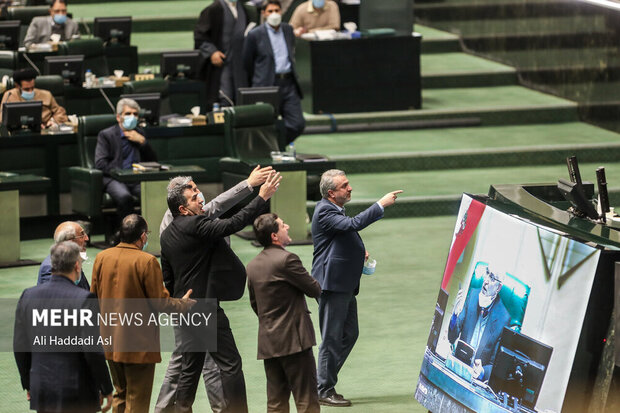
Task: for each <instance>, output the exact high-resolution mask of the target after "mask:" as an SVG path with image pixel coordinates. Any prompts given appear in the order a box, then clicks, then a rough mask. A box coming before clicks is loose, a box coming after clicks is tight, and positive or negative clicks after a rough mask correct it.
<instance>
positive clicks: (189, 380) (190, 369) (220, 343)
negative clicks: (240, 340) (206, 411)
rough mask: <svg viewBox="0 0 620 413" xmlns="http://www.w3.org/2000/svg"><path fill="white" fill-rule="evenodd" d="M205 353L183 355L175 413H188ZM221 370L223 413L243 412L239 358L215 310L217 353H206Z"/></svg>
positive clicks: (220, 312)
mask: <svg viewBox="0 0 620 413" xmlns="http://www.w3.org/2000/svg"><path fill="white" fill-rule="evenodd" d="M205 354H206V353H193V352H184V353H183V354H182V359H181V374H180V376H179V384H178V386H177V396H176V410H175V411H176V412H177V413H180V412H183V413H185V412H191V411H192V404H193V403H194V398H195V397H196V389H197V388H198V381H199V380H200V374H201V373H202V366H203V364H204V360H205ZM209 354H211V357H213V360H214V361H215V363H216V364H217V365H218V367H219V368H220V375H221V379H222V390H223V393H224V399H225V403H226V406H225V408H224V410H223V412H230V413H246V412H247V411H248V401H247V396H246V392H245V379H244V378H243V370H242V368H241V355H240V354H239V350H237V345H236V344H235V338H234V337H233V334H232V330H231V329H230V323H229V321H228V317H226V314H225V313H224V310H223V309H222V308H221V307H220V306H218V307H217V351H215V352H209Z"/></svg>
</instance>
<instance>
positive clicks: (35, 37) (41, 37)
mask: <svg viewBox="0 0 620 413" xmlns="http://www.w3.org/2000/svg"><path fill="white" fill-rule="evenodd" d="M52 34H58V35H60V41H67V40H71V39H77V38H79V37H80V31H79V29H78V24H77V23H76V22H74V21H73V20H71V19H70V18H68V17H67V3H66V1H65V0H55V1H53V2H52V4H50V15H49V16H37V17H35V18H34V19H32V22H30V26H28V32H26V37H25V38H24V46H26V47H30V46H31V45H33V44H35V43H45V42H49V41H50V38H51V36H52Z"/></svg>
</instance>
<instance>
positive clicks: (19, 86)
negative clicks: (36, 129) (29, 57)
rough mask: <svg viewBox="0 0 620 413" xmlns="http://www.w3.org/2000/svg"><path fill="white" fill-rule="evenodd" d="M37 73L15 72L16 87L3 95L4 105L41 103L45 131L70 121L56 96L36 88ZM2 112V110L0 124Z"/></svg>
mask: <svg viewBox="0 0 620 413" xmlns="http://www.w3.org/2000/svg"><path fill="white" fill-rule="evenodd" d="M36 77H37V72H36V71H35V70H34V69H18V70H16V71H14V72H13V82H14V83H15V87H14V88H13V89H10V90H7V91H6V92H4V95H2V105H4V103H5V102H28V101H35V100H37V101H41V104H42V108H41V128H42V129H45V128H47V127H50V126H52V125H54V124H55V123H56V124H58V123H65V122H67V121H68V120H69V118H67V112H66V111H65V108H63V107H62V106H60V105H59V104H58V103H57V102H56V99H54V96H53V95H52V94H51V93H50V92H49V91H47V90H44V89H37V88H35V87H34V84H35V79H36ZM1 121H2V110H0V122H1Z"/></svg>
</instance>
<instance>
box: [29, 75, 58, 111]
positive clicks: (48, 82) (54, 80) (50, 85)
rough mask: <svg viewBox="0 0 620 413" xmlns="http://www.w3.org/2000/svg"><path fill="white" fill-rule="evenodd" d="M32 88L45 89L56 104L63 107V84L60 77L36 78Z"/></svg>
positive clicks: (43, 76)
mask: <svg viewBox="0 0 620 413" xmlns="http://www.w3.org/2000/svg"><path fill="white" fill-rule="evenodd" d="M34 87H36V88H37V89H45V90H47V91H49V92H50V93H51V94H52V95H53V96H54V99H56V102H57V103H58V104H59V105H60V106H62V107H64V106H65V83H64V80H63V78H62V76H60V75H42V76H37V78H36V79H35V81H34Z"/></svg>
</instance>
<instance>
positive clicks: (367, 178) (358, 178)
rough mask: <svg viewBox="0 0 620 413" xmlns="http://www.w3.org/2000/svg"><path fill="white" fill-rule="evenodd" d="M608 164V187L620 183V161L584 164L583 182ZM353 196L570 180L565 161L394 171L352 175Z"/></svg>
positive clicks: (470, 190) (481, 190)
mask: <svg viewBox="0 0 620 413" xmlns="http://www.w3.org/2000/svg"><path fill="white" fill-rule="evenodd" d="M599 166H605V170H606V174H607V182H608V183H609V188H610V189H611V188H613V187H619V186H620V163H609V164H605V165H600V164H581V165H579V169H580V170H581V176H582V178H583V180H584V181H590V182H596V175H595V171H596V168H597V167H599ZM348 177H349V180H350V182H351V186H352V187H353V197H354V199H357V200H361V199H368V200H373V199H379V198H380V197H381V196H383V195H385V194H386V193H387V192H389V191H393V190H396V189H402V190H403V191H404V193H403V196H414V197H424V196H436V195H457V196H458V195H459V194H461V193H463V192H468V193H473V194H486V193H487V192H488V190H489V186H490V185H491V184H519V183H555V182H557V180H558V178H564V179H568V172H567V170H566V164H557V165H549V166H523V167H504V168H482V169H461V170H437V171H420V172H391V173H378V174H352V175H349V176H348Z"/></svg>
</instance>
